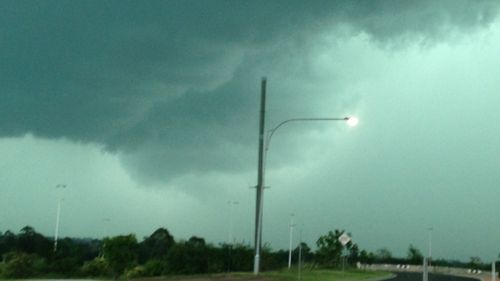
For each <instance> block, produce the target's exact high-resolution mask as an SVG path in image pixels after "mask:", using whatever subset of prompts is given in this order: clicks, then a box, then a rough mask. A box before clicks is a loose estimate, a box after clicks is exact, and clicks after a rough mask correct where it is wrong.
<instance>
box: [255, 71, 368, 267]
mask: <svg viewBox="0 0 500 281" xmlns="http://www.w3.org/2000/svg"><path fill="white" fill-rule="evenodd" d="M266 83H267V80H266V78H263V79H262V82H261V97H260V119H259V120H260V121H259V158H258V166H257V186H256V200H255V237H254V238H255V257H254V264H253V273H254V275H258V274H259V272H260V255H261V246H262V245H261V244H262V217H263V216H262V213H263V195H264V169H265V161H264V160H265V153H264V151H267V150H268V149H269V144H270V142H271V138H272V136H273V135H274V133H275V132H276V130H278V129H279V128H280V127H281V126H283V125H284V124H287V123H290V122H298V121H346V122H347V124H348V125H349V126H356V125H357V123H358V119H357V118H354V117H344V118H292V119H288V120H285V121H283V122H281V123H279V124H278V125H277V126H276V127H274V128H272V129H271V130H269V131H268V137H267V138H266V139H265V140H264V132H265V112H266Z"/></svg>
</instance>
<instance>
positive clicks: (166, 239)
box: [139, 228, 175, 263]
mask: <svg viewBox="0 0 500 281" xmlns="http://www.w3.org/2000/svg"><path fill="white" fill-rule="evenodd" d="M174 244H175V241H174V237H173V236H172V235H170V233H169V232H168V230H167V229H165V228H158V229H157V230H155V232H153V234H151V235H150V236H149V237H147V238H145V239H144V241H142V242H141V243H140V244H139V262H141V263H145V262H146V261H148V260H150V259H156V260H165V259H166V258H167V255H168V251H170V249H171V248H172V247H173V246H174Z"/></svg>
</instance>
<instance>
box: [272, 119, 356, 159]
mask: <svg viewBox="0 0 500 281" xmlns="http://www.w3.org/2000/svg"><path fill="white" fill-rule="evenodd" d="M351 118H352V117H343V118H292V119H287V120H285V121H283V122H281V123H279V124H278V125H277V126H276V127H274V128H272V129H270V130H268V131H267V138H266V145H265V150H266V151H267V150H269V144H270V143H271V138H272V137H273V135H274V132H276V130H278V129H279V127H281V126H283V125H285V124H286V123H290V122H297V121H349V119H351Z"/></svg>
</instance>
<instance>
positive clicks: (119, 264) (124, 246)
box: [104, 234, 138, 279]
mask: <svg viewBox="0 0 500 281" xmlns="http://www.w3.org/2000/svg"><path fill="white" fill-rule="evenodd" d="M137 245H138V244H137V239H136V238H135V235H133V234H129V235H120V236H115V237H113V238H105V239H104V257H105V258H106V260H107V262H108V264H109V266H110V268H111V270H112V271H113V273H114V277H115V279H116V278H117V277H118V276H119V275H121V274H123V273H124V272H125V270H126V269H128V268H131V267H132V266H133V265H134V264H135V262H136V259H137V253H136V251H137Z"/></svg>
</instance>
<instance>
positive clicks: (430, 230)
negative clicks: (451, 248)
mask: <svg viewBox="0 0 500 281" xmlns="http://www.w3.org/2000/svg"><path fill="white" fill-rule="evenodd" d="M427 230H428V231H429V256H428V259H427V261H428V263H429V266H431V260H432V230H433V228H432V227H429V228H428V229H427Z"/></svg>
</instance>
